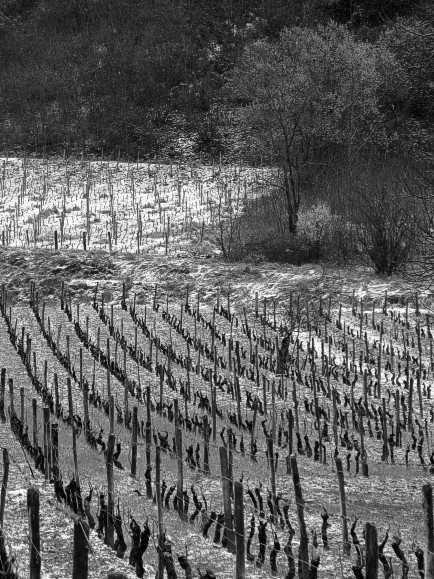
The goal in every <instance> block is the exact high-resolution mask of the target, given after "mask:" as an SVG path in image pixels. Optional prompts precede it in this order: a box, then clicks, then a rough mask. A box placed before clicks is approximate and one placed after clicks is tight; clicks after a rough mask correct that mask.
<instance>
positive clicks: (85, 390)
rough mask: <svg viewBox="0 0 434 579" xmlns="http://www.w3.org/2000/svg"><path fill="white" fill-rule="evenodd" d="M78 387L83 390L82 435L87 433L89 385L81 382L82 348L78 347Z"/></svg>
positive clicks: (88, 425) (88, 424)
mask: <svg viewBox="0 0 434 579" xmlns="http://www.w3.org/2000/svg"><path fill="white" fill-rule="evenodd" d="M80 387H81V388H82V390H83V413H84V436H85V438H86V439H87V437H88V435H89V427H90V422H89V386H88V384H87V382H86V384H84V382H83V350H82V348H80Z"/></svg>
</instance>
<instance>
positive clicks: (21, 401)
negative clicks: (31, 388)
mask: <svg viewBox="0 0 434 579" xmlns="http://www.w3.org/2000/svg"><path fill="white" fill-rule="evenodd" d="M25 410H26V407H25V403H24V386H21V388H20V419H21V422H22V423H23V424H24V418H25V414H26V412H25Z"/></svg>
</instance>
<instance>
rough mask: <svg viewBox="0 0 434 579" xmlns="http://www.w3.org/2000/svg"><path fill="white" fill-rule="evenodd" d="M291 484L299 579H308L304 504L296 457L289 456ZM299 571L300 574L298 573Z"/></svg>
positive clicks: (307, 539) (307, 542) (307, 538)
mask: <svg viewBox="0 0 434 579" xmlns="http://www.w3.org/2000/svg"><path fill="white" fill-rule="evenodd" d="M291 471H292V482H293V484H294V493H295V502H296V504H297V517H298V526H299V528H300V547H299V552H298V563H299V579H309V562H308V560H309V537H308V534H307V529H306V522H305V520H304V502H303V492H302V488H301V481H300V475H299V472H298V464H297V457H296V456H294V455H291ZM300 571H301V573H300Z"/></svg>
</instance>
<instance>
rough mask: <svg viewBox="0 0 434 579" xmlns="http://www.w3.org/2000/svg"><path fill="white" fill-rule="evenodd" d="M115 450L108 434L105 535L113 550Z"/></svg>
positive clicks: (113, 440)
mask: <svg viewBox="0 0 434 579" xmlns="http://www.w3.org/2000/svg"><path fill="white" fill-rule="evenodd" d="M114 450H115V435H114V434H109V437H108V444H107V459H106V469H107V535H106V538H105V539H106V543H107V545H108V546H109V547H110V548H112V549H113V548H114V543H115V536H114V526H113V516H114V502H115V501H114V492H115V489H114V480H113V454H114Z"/></svg>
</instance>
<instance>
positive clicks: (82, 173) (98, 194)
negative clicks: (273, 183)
mask: <svg viewBox="0 0 434 579" xmlns="http://www.w3.org/2000/svg"><path fill="white" fill-rule="evenodd" d="M1 165H2V168H1V175H0V199H1V207H2V208H1V210H0V235H1V241H2V244H3V245H8V246H11V247H31V248H34V249H36V248H51V249H96V250H100V249H103V250H107V251H110V253H111V252H112V251H124V252H132V253H150V252H152V253H161V254H166V255H167V254H169V253H171V254H180V253H183V252H185V251H186V249H191V247H190V246H191V245H192V243H193V242H194V243H195V245H197V244H198V243H203V241H204V234H205V231H208V230H214V229H215V228H216V227H218V226H220V225H221V224H222V223H223V221H224V220H225V219H227V218H228V216H230V217H232V218H234V217H236V216H237V215H239V213H241V210H242V204H243V203H244V202H245V201H246V200H247V199H250V200H251V199H254V198H256V197H257V196H258V193H259V192H260V191H261V190H263V187H264V185H263V183H264V175H266V174H267V173H268V172H269V169H264V167H261V168H258V169H256V170H255V169H251V168H248V167H247V168H243V167H242V166H241V165H239V166H234V167H232V166H231V167H228V166H224V165H222V164H221V162H220V163H219V164H213V165H212V166H208V167H207V166H203V165H198V164H197V165H194V164H193V163H191V164H189V165H181V164H180V163H176V164H174V165H172V164H169V163H159V164H156V163H152V164H151V163H150V162H149V163H139V162H137V163H133V164H129V163H128V164H127V163H120V162H109V161H104V160H103V159H101V160H100V161H93V162H87V161H86V162H85V161H82V162H78V161H70V162H68V160H65V161H53V160H48V159H47V160H46V161H45V162H44V163H42V164H41V163H40V161H39V160H34V159H26V158H24V159H15V158H14V159H5V158H4V159H2V160H1ZM205 237H207V236H205ZM212 249H214V250H215V248H212Z"/></svg>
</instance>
